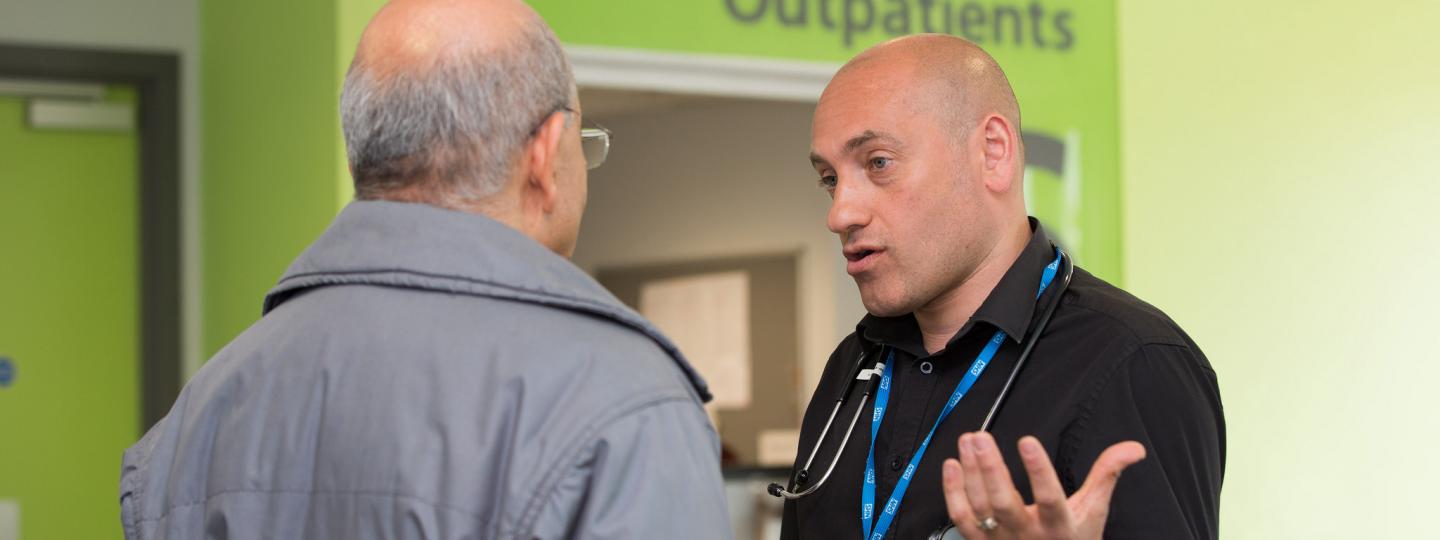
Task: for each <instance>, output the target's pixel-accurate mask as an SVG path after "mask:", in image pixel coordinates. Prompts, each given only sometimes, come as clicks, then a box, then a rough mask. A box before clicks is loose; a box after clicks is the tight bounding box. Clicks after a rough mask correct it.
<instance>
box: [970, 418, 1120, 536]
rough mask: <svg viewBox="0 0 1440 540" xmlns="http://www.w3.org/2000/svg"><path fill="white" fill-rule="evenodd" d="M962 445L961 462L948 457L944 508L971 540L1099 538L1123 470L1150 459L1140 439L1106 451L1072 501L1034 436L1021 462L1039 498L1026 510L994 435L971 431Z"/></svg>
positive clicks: (1025, 444)
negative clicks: (1146, 457)
mask: <svg viewBox="0 0 1440 540" xmlns="http://www.w3.org/2000/svg"><path fill="white" fill-rule="evenodd" d="M959 445H960V460H959V461H957V460H954V459H947V460H945V464H944V466H943V467H944V468H943V471H944V474H943V476H944V489H945V506H946V508H947V509H948V510H949V512H950V520H951V521H953V522H954V523H955V527H956V528H958V529H959V530H960V532H961V533H963V534H964V535H965V538H966V539H967V540H999V539H1025V540H1029V539H1047V540H1062V539H1063V540H1081V539H1092V538H1100V536H1101V534H1102V533H1103V532H1104V531H1105V519H1106V518H1107V517H1108V516H1109V514H1110V495H1111V494H1112V493H1114V491H1115V482H1116V481H1117V480H1119V479H1120V472H1121V471H1123V470H1125V468H1126V467H1129V466H1130V465H1133V464H1135V463H1136V462H1138V461H1140V460H1142V459H1145V447H1144V446H1141V445H1140V443H1138V442H1135V441H1125V442H1121V443H1117V444H1115V445H1113V446H1111V447H1109V448H1106V449H1105V451H1104V452H1102V453H1101V454H1100V457H1099V458H1098V459H1096V460H1095V465H1094V466H1092V467H1091V468H1090V475H1089V476H1088V477H1086V478H1085V484H1084V485H1083V486H1081V487H1080V490H1079V491H1076V492H1075V494H1074V495H1072V496H1070V497H1069V498H1068V499H1067V498H1066V497H1065V489H1064V488H1063V487H1061V486H1060V478H1059V477H1058V476H1056V474H1055V467H1054V466H1053V465H1051V463H1050V457H1049V456H1047V455H1046V454H1045V448H1044V447H1042V446H1041V445H1040V441H1039V440H1036V439H1035V438H1034V437H1025V438H1023V439H1020V444H1019V448H1020V459H1021V461H1023V462H1024V463H1025V471H1026V473H1027V474H1028V475H1029V476H1030V490H1031V493H1033V494H1034V495H1035V504H1031V505H1029V506H1026V505H1025V502H1024V500H1023V499H1021V497H1020V493H1019V492H1018V491H1016V490H1015V484H1014V482H1013V481H1012V480H1011V479H1010V471H1009V469H1007V468H1006V467H1005V460H1004V459H1003V458H1002V457H1001V456H1000V447H998V446H996V444H995V438H994V437H992V436H990V434H989V433H984V432H981V433H966V434H964V435H961V436H960V441H959Z"/></svg>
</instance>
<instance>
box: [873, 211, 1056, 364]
mask: <svg viewBox="0 0 1440 540" xmlns="http://www.w3.org/2000/svg"><path fill="white" fill-rule="evenodd" d="M1054 260H1055V248H1054V246H1053V244H1052V243H1051V240H1050V236H1049V235H1048V234H1046V233H1045V227H1044V226H1043V225H1041V224H1040V220H1038V219H1035V218H1033V217H1032V218H1030V241H1029V242H1027V243H1026V244H1025V247H1024V249H1022V250H1021V251H1020V255H1019V256H1018V257H1016V258H1015V262H1014V263H1012V264H1011V265H1010V269H1009V270H1006V271H1005V275H1004V276H1001V278H1000V281H999V282H998V283H996V284H995V288H994V289H991V290H990V294H989V295H987V296H986V297H985V301H984V302H982V303H981V304H980V308H979V309H977V310H975V315H974V316H972V317H971V318H970V320H969V321H967V322H966V323H965V325H964V326H962V327H961V328H960V331H958V332H956V333H955V335H954V336H952V337H951V338H950V340H949V342H948V343H947V344H946V348H947V349H948V348H949V345H952V344H954V343H955V341H956V340H958V339H960V338H961V337H963V336H965V335H966V334H967V333H969V332H970V329H971V328H973V327H974V326H975V323H976V322H977V321H978V322H984V323H987V324H989V325H991V326H993V327H995V328H998V329H1000V330H1003V331H1005V335H1006V336H1009V338H1010V339H1011V340H1013V341H1015V342H1017V343H1019V342H1021V341H1023V340H1024V339H1025V334H1026V333H1027V332H1029V330H1030V319H1031V318H1032V317H1034V315H1035V306H1036V301H1035V293H1036V292H1037V291H1039V289H1040V276H1041V275H1042V274H1043V273H1044V271H1045V265H1047V264H1050V262H1051V261H1054ZM855 332H856V334H857V335H859V336H861V337H863V338H864V339H865V340H867V341H870V342H873V343H883V344H887V345H891V346H894V347H896V348H899V349H902V350H904V351H906V352H909V353H911V354H913V355H915V356H916V357H925V356H928V355H927V354H925V347H924V342H923V340H922V339H921V337H920V326H919V324H918V323H916V322H915V314H914V313H906V314H904V315H899V316H895V317H877V316H875V315H871V314H866V315H865V317H864V318H862V319H861V320H860V323H859V324H858V325H856V327H855Z"/></svg>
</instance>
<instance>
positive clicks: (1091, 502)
mask: <svg viewBox="0 0 1440 540" xmlns="http://www.w3.org/2000/svg"><path fill="white" fill-rule="evenodd" d="M1142 459H1145V447H1144V446H1142V445H1141V444H1140V443H1138V442H1135V441H1125V442H1121V443H1116V444H1114V445H1111V446H1110V447H1109V448H1106V449H1105V451H1104V452H1101V453H1100V457H1099V458H1097V459H1096V460H1095V465H1093V466H1091V467H1090V475H1089V476H1087V477H1085V485H1084V486H1081V487H1080V491H1079V492H1078V493H1076V495H1077V496H1079V497H1081V500H1082V501H1083V502H1084V507H1085V508H1086V509H1088V510H1089V511H1092V512H1098V513H1100V514H1105V513H1108V512H1109V509H1110V496H1111V495H1113V494H1114V493H1115V483H1116V482H1118V481H1119V480H1120V473H1121V471H1124V470H1125V468H1126V467H1129V466H1131V465H1134V464H1135V463H1136V462H1139V461H1140V460H1142Z"/></svg>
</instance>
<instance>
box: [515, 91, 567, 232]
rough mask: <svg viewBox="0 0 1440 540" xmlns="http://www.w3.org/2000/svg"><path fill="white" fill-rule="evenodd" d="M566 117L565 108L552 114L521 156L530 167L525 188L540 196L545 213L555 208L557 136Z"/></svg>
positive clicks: (558, 152)
mask: <svg viewBox="0 0 1440 540" xmlns="http://www.w3.org/2000/svg"><path fill="white" fill-rule="evenodd" d="M566 120H567V118H566V113H565V111H556V112H554V113H551V114H550V116H549V117H548V118H546V119H545V122H544V123H542V124H540V127H539V128H537V129H536V130H535V136H534V137H531V138H530V142H529V143H528V144H526V145H525V155H524V156H523V157H522V159H524V161H525V162H526V165H528V170H529V172H528V173H527V174H528V176H527V177H526V178H525V187H526V189H527V190H530V189H533V190H535V193H537V194H539V195H540V204H541V208H542V209H543V210H544V211H545V212H550V211H551V210H553V209H554V208H555V201H556V198H557V193H556V189H557V188H556V186H555V177H556V170H555V169H556V167H557V166H559V163H560V139H561V137H562V136H563V135H564V134H565V121H566Z"/></svg>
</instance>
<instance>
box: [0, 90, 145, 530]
mask: <svg viewBox="0 0 1440 540" xmlns="http://www.w3.org/2000/svg"><path fill="white" fill-rule="evenodd" d="M109 99H110V100H111V101H114V102H121V103H131V104H133V103H135V94H134V92H133V91H131V90H129V89H115V90H113V91H112V92H111V96H110V97H109ZM137 155H138V154H137V146H136V135H135V134H134V133H97V132H81V131H35V130H30V129H29V128H27V127H26V126H25V113H24V101H23V100H21V99H18V98H11V97H3V98H0V231H4V232H3V233H0V258H3V260H4V263H3V264H0V356H8V357H10V358H11V359H13V361H14V363H15V364H16V370H15V379H14V382H13V385H12V386H10V387H8V388H0V499H16V500H18V501H19V505H20V524H21V527H22V530H21V535H22V538H26V539H39V540H46V539H52V538H53V539H68V538H118V537H120V521H119V511H120V507H119V502H118V496H117V494H118V493H119V487H118V486H119V477H120V455H121V453H122V452H124V450H125V448H126V447H127V446H129V445H130V444H131V443H133V442H134V441H135V440H136V439H137V438H138V437H139V429H140V426H139V416H140V399H139V384H140V382H139V375H140V373H139V370H140V368H139V361H138V358H139V318H140V312H139V293H138V287H139V276H138V271H139V217H138V211H137V209H138V208H139V203H138V191H139V189H138V182H137V178H138V173H137V169H136V167H137Z"/></svg>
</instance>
